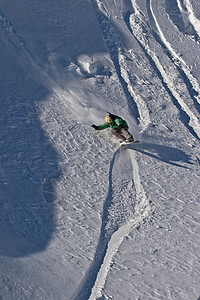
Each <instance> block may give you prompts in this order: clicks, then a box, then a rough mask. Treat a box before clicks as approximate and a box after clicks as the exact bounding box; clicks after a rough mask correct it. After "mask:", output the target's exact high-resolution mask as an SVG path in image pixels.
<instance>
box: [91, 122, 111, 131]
mask: <svg viewBox="0 0 200 300" xmlns="http://www.w3.org/2000/svg"><path fill="white" fill-rule="evenodd" d="M92 127H93V128H94V129H95V130H104V129H106V128H108V127H109V125H108V124H107V123H103V124H101V125H98V126H97V125H95V124H93V125H92Z"/></svg>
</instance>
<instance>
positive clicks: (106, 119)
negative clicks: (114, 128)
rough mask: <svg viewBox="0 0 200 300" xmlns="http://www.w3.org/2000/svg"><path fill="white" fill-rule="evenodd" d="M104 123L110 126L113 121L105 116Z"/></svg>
mask: <svg viewBox="0 0 200 300" xmlns="http://www.w3.org/2000/svg"><path fill="white" fill-rule="evenodd" d="M105 122H106V123H107V124H112V122H113V120H112V118H111V117H110V116H106V117H105Z"/></svg>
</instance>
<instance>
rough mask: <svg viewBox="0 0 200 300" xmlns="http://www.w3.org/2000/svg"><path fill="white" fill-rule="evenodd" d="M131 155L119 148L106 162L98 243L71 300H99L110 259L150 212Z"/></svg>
mask: <svg viewBox="0 0 200 300" xmlns="http://www.w3.org/2000/svg"><path fill="white" fill-rule="evenodd" d="M135 155H136V154H135V153H134V152H133V151H132V150H130V149H129V148H124V149H121V148H120V149H118V150H117V151H116V152H115V153H114V155H113V158H112V160H111V162H110V170H109V188H108V194H107V197H106V199H105V201H104V206H103V212H102V225H101V231H100V237H99V241H98V244H97V247H96V252H95V255H94V258H93V262H92V264H91V266H90V268H89V270H88V271H87V273H86V275H85V277H84V279H83V281H82V283H81V284H80V287H79V289H78V290H79V291H78V292H77V293H76V295H75V296H74V297H73V299H74V300H86V299H90V300H94V299H98V298H99V297H101V296H102V290H103V288H104V285H105V282H106V278H107V276H108V273H109V270H110V266H111V263H112V260H113V257H114V256H115V254H116V252H117V251H118V249H119V247H120V245H121V244H122V242H123V240H124V238H125V237H126V236H127V235H128V234H129V232H130V230H131V229H132V228H133V227H134V226H138V224H139V223H141V222H142V221H143V220H144V218H145V217H146V216H147V215H148V213H149V211H150V206H149V203H148V200H147V197H146V194H145V191H144V189H143V187H142V184H141V181H140V175H139V167H138V164H137V161H136V158H135ZM119 172H121V173H120V174H119Z"/></svg>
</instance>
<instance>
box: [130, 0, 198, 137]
mask: <svg viewBox="0 0 200 300" xmlns="http://www.w3.org/2000/svg"><path fill="white" fill-rule="evenodd" d="M132 4H133V11H134V13H133V14H130V16H129V20H128V21H126V22H128V23H127V27H128V28H129V30H130V29H131V33H132V35H133V36H134V38H135V39H136V40H137V41H138V43H139V44H140V46H141V48H142V49H143V51H144V53H145V55H146V57H147V58H148V60H149V62H150V64H151V65H152V67H153V68H154V69H155V70H156V72H157V74H158V76H159V78H160V79H161V81H162V83H163V86H164V87H165V89H166V91H167V92H168V94H169V95H170V97H171V99H172V102H173V104H174V105H175V106H176V107H177V109H178V110H179V111H180V121H182V123H183V124H184V125H185V126H186V127H187V129H188V130H189V131H190V133H191V134H192V135H193V136H194V137H195V138H197V139H198V140H199V139H200V123H199V121H198V118H197V117H196V116H195V115H194V113H193V112H192V111H191V110H190V109H189V107H188V106H187V105H186V104H185V102H184V101H183V100H182V98H181V95H179V92H178V91H177V89H176V87H175V86H174V84H173V82H172V81H171V80H170V78H169V76H168V74H167V73H166V71H165V70H164V68H163V67H162V65H161V63H160V61H159V58H158V57H157V55H156V53H154V52H153V51H152V50H151V49H150V48H149V47H148V44H147V42H146V41H148V32H149V28H148V27H147V26H146V25H145V22H144V20H143V19H144V17H143V14H142V13H141V12H140V10H139V8H138V6H137V4H136V2H135V0H132ZM147 10H148V13H149V19H150V20H151V22H153V23H154V24H153V26H154V27H155V26H156V28H157V32H156V34H154V38H155V40H156V41H157V42H159V43H160V45H161V46H162V47H163V48H164V50H165V52H166V49H167V54H168V57H169V58H170V60H171V61H172V63H173V64H174V65H175V66H176V68H177V70H178V71H179V73H180V74H181V75H182V79H183V81H184V83H185V85H186V87H187V89H188V92H189V94H190V95H191V98H192V99H193V101H194V103H195V104H196V107H197V108H199V103H200V96H199V95H200V87H199V85H198V82H197V80H196V79H195V78H194V77H193V76H192V75H191V73H190V71H189V68H188V67H187V65H186V63H185V62H184V60H183V59H182V58H181V57H179V55H178V54H177V53H176V52H175V50H174V49H173V48H172V47H171V45H170V44H169V43H168V42H167V41H166V39H165V37H164V35H163V33H162V31H161V29H160V27H159V24H158V22H157V20H156V17H155V15H154V13H153V8H152V1H151V0H147ZM146 32H147V33H146ZM158 37H159V38H158Z"/></svg>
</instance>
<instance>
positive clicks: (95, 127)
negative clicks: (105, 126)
mask: <svg viewBox="0 0 200 300" xmlns="http://www.w3.org/2000/svg"><path fill="white" fill-rule="evenodd" d="M91 127H92V128H94V129H95V130H98V129H99V127H98V126H97V125H95V124H93V125H92V126H91Z"/></svg>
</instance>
